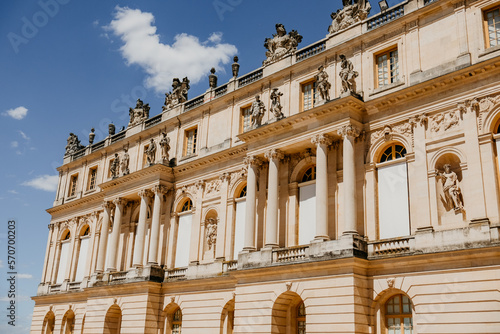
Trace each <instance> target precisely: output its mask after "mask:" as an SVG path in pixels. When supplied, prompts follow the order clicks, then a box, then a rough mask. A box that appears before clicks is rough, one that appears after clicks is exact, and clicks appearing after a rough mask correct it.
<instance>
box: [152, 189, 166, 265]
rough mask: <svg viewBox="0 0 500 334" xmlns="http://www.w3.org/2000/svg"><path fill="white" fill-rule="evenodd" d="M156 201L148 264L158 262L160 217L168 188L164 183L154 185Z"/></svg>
mask: <svg viewBox="0 0 500 334" xmlns="http://www.w3.org/2000/svg"><path fill="white" fill-rule="evenodd" d="M152 190H153V193H154V195H155V201H154V206H153V220H152V222H151V238H150V244H149V257H148V264H158V243H159V242H160V240H159V238H160V217H161V209H162V204H163V195H164V194H165V193H166V192H167V188H166V187H165V186H162V185H157V186H154V187H153V189H152Z"/></svg>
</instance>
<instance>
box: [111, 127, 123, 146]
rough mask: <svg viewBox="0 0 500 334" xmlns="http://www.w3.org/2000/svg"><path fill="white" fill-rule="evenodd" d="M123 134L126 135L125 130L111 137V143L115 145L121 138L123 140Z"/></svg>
mask: <svg viewBox="0 0 500 334" xmlns="http://www.w3.org/2000/svg"><path fill="white" fill-rule="evenodd" d="M125 134H126V131H125V129H123V130H122V131H120V132H118V133H117V134H114V135H113V136H111V142H112V143H115V142H117V141H119V140H122V139H123V138H125Z"/></svg>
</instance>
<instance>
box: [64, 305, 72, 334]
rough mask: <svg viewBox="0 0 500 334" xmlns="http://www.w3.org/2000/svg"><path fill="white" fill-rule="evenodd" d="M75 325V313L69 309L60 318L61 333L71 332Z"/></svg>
mask: <svg viewBox="0 0 500 334" xmlns="http://www.w3.org/2000/svg"><path fill="white" fill-rule="evenodd" d="M74 327H75V314H74V313H73V311H71V310H69V311H68V312H66V314H64V317H63V320H62V332H61V333H62V334H73V331H74Z"/></svg>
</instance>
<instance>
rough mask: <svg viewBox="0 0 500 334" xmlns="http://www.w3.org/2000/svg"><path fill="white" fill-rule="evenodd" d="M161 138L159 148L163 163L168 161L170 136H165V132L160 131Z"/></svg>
mask: <svg viewBox="0 0 500 334" xmlns="http://www.w3.org/2000/svg"><path fill="white" fill-rule="evenodd" d="M161 135H162V138H161V140H160V143H159V144H160V148H161V160H162V162H163V163H165V162H168V161H169V159H168V151H170V138H168V137H167V134H166V133H165V132H162V134H161Z"/></svg>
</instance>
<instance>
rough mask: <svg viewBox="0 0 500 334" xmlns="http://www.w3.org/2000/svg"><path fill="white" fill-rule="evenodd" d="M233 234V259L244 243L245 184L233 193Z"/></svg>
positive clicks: (236, 257) (236, 258)
mask: <svg viewBox="0 0 500 334" xmlns="http://www.w3.org/2000/svg"><path fill="white" fill-rule="evenodd" d="M234 197H235V200H234V204H235V205H234V209H235V211H236V212H235V214H234V225H233V226H234V231H233V233H232V235H234V239H233V260H238V254H239V253H240V252H241V251H242V250H243V246H244V243H245V216H246V207H247V202H246V197H247V185H246V184H241V185H239V186H238V188H236V190H235V193H234Z"/></svg>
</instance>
